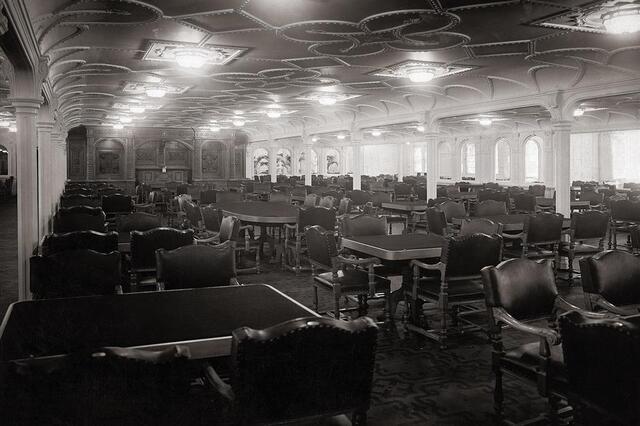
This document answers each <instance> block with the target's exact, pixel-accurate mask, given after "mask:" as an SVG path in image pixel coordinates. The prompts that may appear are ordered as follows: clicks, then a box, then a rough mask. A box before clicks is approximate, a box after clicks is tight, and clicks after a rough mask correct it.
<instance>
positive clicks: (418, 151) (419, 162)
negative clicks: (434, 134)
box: [413, 146, 424, 173]
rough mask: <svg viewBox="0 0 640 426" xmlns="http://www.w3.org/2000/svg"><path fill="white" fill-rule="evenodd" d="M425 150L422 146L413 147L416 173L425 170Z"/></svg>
mask: <svg viewBox="0 0 640 426" xmlns="http://www.w3.org/2000/svg"><path fill="white" fill-rule="evenodd" d="M423 160H424V150H423V149H422V147H421V146H416V147H414V148H413V172H414V173H422V172H424V161H423Z"/></svg>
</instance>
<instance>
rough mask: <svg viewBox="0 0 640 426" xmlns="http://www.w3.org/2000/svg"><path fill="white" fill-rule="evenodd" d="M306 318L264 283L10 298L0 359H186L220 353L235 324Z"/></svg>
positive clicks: (302, 309) (228, 344) (226, 347)
mask: <svg viewBox="0 0 640 426" xmlns="http://www.w3.org/2000/svg"><path fill="white" fill-rule="evenodd" d="M309 316H318V315H317V314H316V313H315V312H313V311H312V310H310V309H308V308H306V307H305V306H303V305H301V304H300V303H298V302H296V301H295V300H293V299H291V298H290V297H288V296H286V295H284V294H283V293H281V292H279V291H278V290H276V289H274V288H273V287H271V286H268V285H264V284H252V285H244V286H227V287H207V288H200V289H188V290H171V291H159V292H143V293H129V294H122V295H113V296H90V297H75V298H67V299H48V300H31V301H25V302H16V303H13V304H12V305H11V306H10V307H9V310H8V311H7V313H6V315H5V317H4V321H3V322H2V326H1V327H0V362H4V361H8V360H15V359H24V358H29V357H48V356H59V355H64V354H67V353H69V352H76V351H83V350H87V351H91V350H95V349H97V348H100V347H103V346H120V347H133V348H142V349H149V350H161V349H163V348H166V347H169V346H173V345H176V344H180V345H185V346H188V347H189V349H190V352H191V357H192V358H194V359H198V358H200V359H201V358H211V357H216V356H225V355H228V354H229V353H230V350H231V332H232V331H233V330H235V329H237V328H239V327H243V326H248V327H252V328H256V329H262V328H266V327H270V326H273V325H276V324H279V323H281V322H283V321H287V320H291V319H295V318H300V317H309Z"/></svg>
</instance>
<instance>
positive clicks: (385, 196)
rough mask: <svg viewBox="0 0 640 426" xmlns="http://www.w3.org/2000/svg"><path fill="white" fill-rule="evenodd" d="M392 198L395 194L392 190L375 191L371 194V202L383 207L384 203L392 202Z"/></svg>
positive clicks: (375, 205)
mask: <svg viewBox="0 0 640 426" xmlns="http://www.w3.org/2000/svg"><path fill="white" fill-rule="evenodd" d="M392 198H393V194H392V193H391V192H382V191H375V192H374V193H373V194H372V195H371V204H373V206H374V207H382V203H390V202H391V199H392Z"/></svg>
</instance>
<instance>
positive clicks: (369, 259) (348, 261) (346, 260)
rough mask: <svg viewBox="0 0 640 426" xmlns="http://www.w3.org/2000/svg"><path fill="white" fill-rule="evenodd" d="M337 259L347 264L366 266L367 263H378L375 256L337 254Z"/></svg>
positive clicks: (378, 260)
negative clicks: (363, 256) (362, 256)
mask: <svg viewBox="0 0 640 426" xmlns="http://www.w3.org/2000/svg"><path fill="white" fill-rule="evenodd" d="M337 261H338V262H339V263H342V264H347V265H357V266H367V265H380V264H381V262H380V259H378V258H376V257H367V258H358V257H344V256H341V255H338V258H337Z"/></svg>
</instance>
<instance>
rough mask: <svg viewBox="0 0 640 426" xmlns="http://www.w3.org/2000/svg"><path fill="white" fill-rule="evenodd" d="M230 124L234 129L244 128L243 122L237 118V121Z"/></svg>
mask: <svg viewBox="0 0 640 426" xmlns="http://www.w3.org/2000/svg"><path fill="white" fill-rule="evenodd" d="M232 123H233V125H234V126H236V127H242V126H244V123H245V121H244V120H241V119H239V118H237V119H235V120H233V122H232Z"/></svg>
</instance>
